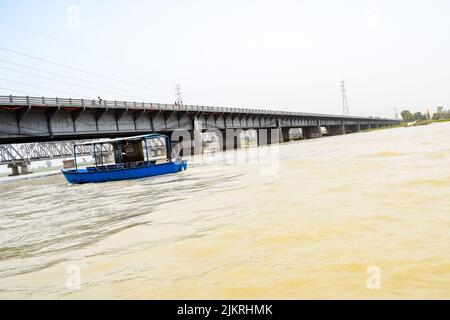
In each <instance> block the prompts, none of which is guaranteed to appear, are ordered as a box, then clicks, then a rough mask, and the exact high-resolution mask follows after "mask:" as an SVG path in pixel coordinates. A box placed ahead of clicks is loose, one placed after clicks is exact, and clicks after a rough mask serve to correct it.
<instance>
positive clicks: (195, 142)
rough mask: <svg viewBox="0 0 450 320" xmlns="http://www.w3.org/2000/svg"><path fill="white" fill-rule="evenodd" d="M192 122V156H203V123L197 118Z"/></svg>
mask: <svg viewBox="0 0 450 320" xmlns="http://www.w3.org/2000/svg"><path fill="white" fill-rule="evenodd" d="M192 121H193V126H192V127H193V128H194V130H192V131H191V155H195V154H202V153H203V144H202V122H201V121H200V120H199V119H198V118H197V117H194V119H193V120H192Z"/></svg>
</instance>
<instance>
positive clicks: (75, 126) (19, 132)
mask: <svg viewBox="0 0 450 320" xmlns="http://www.w3.org/2000/svg"><path fill="white" fill-rule="evenodd" d="M397 123H399V120H394V119H385V118H372V117H355V116H343V115H329V114H315V113H301V112H290V111H275V110H263V109H247V108H229V107H212V106H198V105H175V104H158V103H146V102H127V101H107V100H97V99H95V100H86V99H72V98H47V97H29V96H12V95H10V96H0V144H12V143H23V142H48V141H63V140H80V139H90V138H108V137H118V136H127V135H135V134H141V133H149V132H159V133H166V134H171V133H172V132H174V131H176V130H179V129H184V130H185V131H188V132H190V133H191V134H192V141H194V140H195V139H194V135H195V133H196V132H203V131H205V130H209V129H214V130H216V131H217V132H221V133H223V135H224V137H225V133H226V132H227V131H231V130H247V129H255V130H256V131H257V132H263V131H264V132H266V131H267V130H270V131H272V132H274V131H275V132H278V134H275V135H273V134H272V135H269V137H267V139H266V140H267V143H274V142H277V143H278V142H283V141H286V140H288V139H289V130H290V129H291V128H301V129H302V132H303V137H304V138H307V139H309V138H314V137H319V136H321V132H322V131H321V130H320V128H321V127H324V128H326V132H327V134H329V135H335V134H344V133H350V132H357V131H360V130H363V129H368V128H372V127H380V126H389V125H393V124H397ZM261 129H264V130H263V131H260V130H261ZM224 141H225V140H224ZM234 147H236V146H234ZM224 148H226V146H224Z"/></svg>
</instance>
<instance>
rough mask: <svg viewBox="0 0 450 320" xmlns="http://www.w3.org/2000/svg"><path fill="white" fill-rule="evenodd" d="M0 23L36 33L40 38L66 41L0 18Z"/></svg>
mask: <svg viewBox="0 0 450 320" xmlns="http://www.w3.org/2000/svg"><path fill="white" fill-rule="evenodd" d="M0 23H2V24H4V25H7V26H9V27H12V28H15V29H17V30H21V31H24V32H28V33H31V34H34V35H37V36H39V37H42V38H45V39H49V40H52V41H57V42H61V43H67V42H65V41H62V40H60V39H57V38H53V37H50V36H48V35H46V34H43V33H39V32H36V31H32V30H29V29H27V28H23V27H20V26H18V25H15V24H12V23H9V22H6V21H3V20H0Z"/></svg>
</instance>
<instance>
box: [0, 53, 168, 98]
mask: <svg viewBox="0 0 450 320" xmlns="http://www.w3.org/2000/svg"><path fill="white" fill-rule="evenodd" d="M0 61H1V62H6V63H9V64H12V65H15V66H19V67H22V68H27V69H30V70H35V71H39V72H44V73H48V74H52V75H55V76H58V77H62V78H67V79H71V80H76V81H81V82H85V83H90V84H94V85H98V86H101V87H106V88H110V89H113V90H122V91H127V92H129V93H132V94H138V95H141V96H147V97H157V98H162V96H157V95H153V94H147V93H142V92H138V91H133V90H129V89H123V88H118V87H114V86H110V85H106V84H102V83H98V82H94V81H89V80H84V79H80V78H76V77H71V76H67V75H64V74H61V73H58V72H51V71H47V70H44V69H40V68H35V67H30V66H27V65H24V64H21V63H16V62H12V61H8V60H4V59H0ZM164 98H165V97H164Z"/></svg>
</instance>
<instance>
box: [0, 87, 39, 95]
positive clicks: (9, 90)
mask: <svg viewBox="0 0 450 320" xmlns="http://www.w3.org/2000/svg"><path fill="white" fill-rule="evenodd" d="M0 89H3V90H6V91H7V92H11V91H15V92H19V93H23V94H25V95H27V96H30V95H31V96H38V94H36V93H32V92H29V91H22V90H17V89H10V88H5V87H0Z"/></svg>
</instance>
